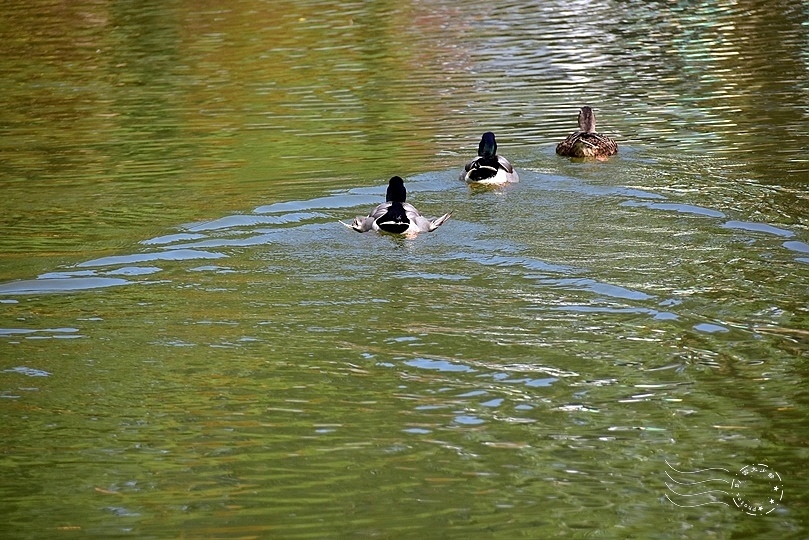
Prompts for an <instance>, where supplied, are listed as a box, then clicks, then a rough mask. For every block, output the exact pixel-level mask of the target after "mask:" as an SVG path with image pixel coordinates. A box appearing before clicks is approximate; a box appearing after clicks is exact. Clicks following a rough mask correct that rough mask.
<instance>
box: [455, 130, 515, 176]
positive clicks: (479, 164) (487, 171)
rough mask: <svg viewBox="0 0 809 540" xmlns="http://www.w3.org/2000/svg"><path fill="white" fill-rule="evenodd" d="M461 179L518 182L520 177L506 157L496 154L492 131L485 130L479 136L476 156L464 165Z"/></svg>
mask: <svg viewBox="0 0 809 540" xmlns="http://www.w3.org/2000/svg"><path fill="white" fill-rule="evenodd" d="M461 180H463V181H464V182H468V183H470V184H505V183H506V182H519V181H520V177H519V175H518V174H517V171H515V170H514V167H512V166H511V163H510V162H509V161H508V160H507V159H506V158H504V157H503V156H498V155H497V141H496V140H495V138H494V133H492V132H491V131H487V132H486V133H484V134H483V137H481V138H480V144H479V145H478V157H476V158H475V159H473V160H472V161H470V162H469V163H467V164H466V166H464V168H463V172H462V173H461Z"/></svg>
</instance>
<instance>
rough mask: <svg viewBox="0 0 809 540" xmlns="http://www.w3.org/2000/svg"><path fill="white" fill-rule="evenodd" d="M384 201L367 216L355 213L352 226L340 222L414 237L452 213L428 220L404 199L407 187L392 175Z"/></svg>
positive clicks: (359, 230)
mask: <svg viewBox="0 0 809 540" xmlns="http://www.w3.org/2000/svg"><path fill="white" fill-rule="evenodd" d="M385 198H386V199H387V201H386V202H384V203H382V204H380V205H378V206H377V207H376V208H374V209H373V210H372V211H371V213H370V214H368V215H367V216H364V217H363V216H357V217H355V218H354V221H353V222H352V223H351V225H348V224H347V223H343V222H342V221H341V222H340V223H343V225H345V226H346V227H348V228H350V229H354V230H355V231H357V232H361V233H362V232H367V231H370V230H374V231H377V232H385V233H391V234H404V235H407V236H414V235H416V234H418V233H420V232H432V231H434V230H436V229H437V228H438V227H440V226H441V224H443V223H444V222H445V221H446V220H448V219H449V218H450V216H451V215H452V212H447V213H446V214H444V215H443V216H441V217H438V218H435V219H428V218H426V217H424V216H422V215H421V212H419V211H418V209H416V207H415V206H413V205H412V204H410V203H408V202H405V199H406V198H407V190H406V189H405V186H404V180H402V179H401V177H399V176H394V177H393V178H391V179H390V182H388V191H387V194H386V196H385Z"/></svg>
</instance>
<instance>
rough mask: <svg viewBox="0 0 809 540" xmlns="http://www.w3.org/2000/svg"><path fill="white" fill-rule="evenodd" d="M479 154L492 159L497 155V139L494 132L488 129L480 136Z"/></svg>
mask: <svg viewBox="0 0 809 540" xmlns="http://www.w3.org/2000/svg"><path fill="white" fill-rule="evenodd" d="M478 155H479V156H480V157H483V158H487V159H491V158H493V157H494V156H496V155H497V141H496V140H495V139H494V133H492V132H491V131H487V132H486V133H484V134H483V137H481V138H480V144H479V145H478Z"/></svg>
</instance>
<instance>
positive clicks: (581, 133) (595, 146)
mask: <svg viewBox="0 0 809 540" xmlns="http://www.w3.org/2000/svg"><path fill="white" fill-rule="evenodd" d="M556 153H557V154H559V155H560V156H568V157H579V158H580V157H595V158H605V157H608V156H611V155H613V154H617V153H618V143H616V142H615V141H614V140H612V139H610V138H609V137H607V136H606V135H601V134H600V133H597V132H596V115H595V112H593V108H592V107H587V106H584V107H582V108H581V109H579V130H578V131H576V132H574V133H573V134H571V135H568V137H567V139H565V140H564V141H562V142H560V143H559V144H558V145H557V146H556Z"/></svg>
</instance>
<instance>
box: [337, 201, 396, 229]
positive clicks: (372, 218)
mask: <svg viewBox="0 0 809 540" xmlns="http://www.w3.org/2000/svg"><path fill="white" fill-rule="evenodd" d="M390 205H391V203H389V202H386V203H382V204H380V205H378V206H377V207H376V208H374V209H373V210H372V211H371V213H370V214H368V215H367V216H357V217H355V218H354V221H353V222H351V225H349V224H348V223H343V222H342V221H341V222H340V223H343V225H345V226H346V227H348V228H349V229H354V230H355V231H357V232H360V233H364V232H368V231H370V230H371V229H373V227H374V223H375V222H376V220H377V219H379V218H380V217H382V216H384V215H385V213H386V212H387V211H388V208H389V207H390Z"/></svg>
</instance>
